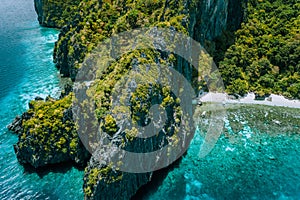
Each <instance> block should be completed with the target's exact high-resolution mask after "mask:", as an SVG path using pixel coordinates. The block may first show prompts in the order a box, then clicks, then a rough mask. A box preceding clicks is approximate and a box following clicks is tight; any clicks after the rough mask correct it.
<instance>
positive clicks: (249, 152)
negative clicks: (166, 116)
mask: <svg viewBox="0 0 300 200" xmlns="http://www.w3.org/2000/svg"><path fill="white" fill-rule="evenodd" d="M299 111H300V110H299V109H298V110H297V109H294V110H292V109H285V108H275V107H274V108H272V107H265V106H252V107H249V106H248V107H247V106H244V107H240V108H238V109H235V110H234V112H232V113H229V112H228V113H227V114H229V115H228V116H230V118H229V119H226V120H225V128H224V130H223V134H222V135H221V137H220V138H219V140H218V142H217V143H216V145H215V147H214V148H213V150H212V151H211V152H210V153H209V154H208V155H207V156H206V157H204V158H200V157H199V156H198V155H199V150H200V146H201V145H202V143H203V138H204V137H203V136H204V135H205V134H206V132H205V126H206V123H207V122H206V119H203V123H199V124H201V125H202V127H203V128H199V129H198V130H197V131H196V134H195V137H194V139H193V141H192V143H191V146H190V148H189V149H188V151H187V154H186V155H185V156H184V157H183V158H182V160H181V162H179V163H178V164H177V165H176V166H175V167H174V168H173V169H171V170H169V172H168V173H165V174H163V176H164V178H163V179H161V180H160V181H155V184H154V186H152V187H149V188H148V189H145V190H143V191H142V192H140V193H142V195H141V196H142V199H145V200H153V199H155V200H177V199H181V200H211V199H229V200H231V199H234V200H235V199H241V200H242V199H243V200H244V199H252V200H254V199H257V200H269V199H276V200H299V199H300V135H299V134H300V112H299ZM251 114H252V116H251ZM262 114H263V115H262ZM268 116H269V117H270V118H268Z"/></svg>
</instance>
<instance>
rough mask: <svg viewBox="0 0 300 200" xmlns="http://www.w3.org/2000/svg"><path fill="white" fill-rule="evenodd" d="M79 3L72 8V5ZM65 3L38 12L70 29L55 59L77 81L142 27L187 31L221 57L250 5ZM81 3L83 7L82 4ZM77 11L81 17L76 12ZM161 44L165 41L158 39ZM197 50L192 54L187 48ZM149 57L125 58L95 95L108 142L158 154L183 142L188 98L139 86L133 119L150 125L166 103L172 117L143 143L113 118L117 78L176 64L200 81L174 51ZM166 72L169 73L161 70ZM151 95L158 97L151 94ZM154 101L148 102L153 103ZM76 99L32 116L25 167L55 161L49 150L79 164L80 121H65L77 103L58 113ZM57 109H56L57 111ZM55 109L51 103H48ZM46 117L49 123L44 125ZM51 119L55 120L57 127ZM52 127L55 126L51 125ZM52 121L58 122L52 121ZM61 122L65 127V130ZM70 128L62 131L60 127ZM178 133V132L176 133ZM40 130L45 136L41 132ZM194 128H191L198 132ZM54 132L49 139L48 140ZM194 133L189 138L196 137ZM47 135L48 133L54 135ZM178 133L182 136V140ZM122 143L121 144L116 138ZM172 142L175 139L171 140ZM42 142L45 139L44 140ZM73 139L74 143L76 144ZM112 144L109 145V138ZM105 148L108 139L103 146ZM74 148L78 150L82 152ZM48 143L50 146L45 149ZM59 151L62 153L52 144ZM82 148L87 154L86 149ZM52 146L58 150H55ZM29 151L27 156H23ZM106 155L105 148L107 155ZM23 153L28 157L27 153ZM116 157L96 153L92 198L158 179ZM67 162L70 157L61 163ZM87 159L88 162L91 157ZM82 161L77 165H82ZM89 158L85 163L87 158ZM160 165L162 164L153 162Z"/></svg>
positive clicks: (24, 138) (123, 194)
mask: <svg viewBox="0 0 300 200" xmlns="http://www.w3.org/2000/svg"><path fill="white" fill-rule="evenodd" d="M70 2H72V3H70ZM70 2H69V3H67V2H66V3H62V2H60V1H56V2H55V3H54V2H52V1H51V2H50V1H46V0H35V7H36V11H37V13H38V19H39V22H40V23H41V24H42V25H44V26H50V27H62V26H63V25H65V24H66V26H64V27H63V28H62V29H61V33H60V35H59V40H58V41H57V43H56V46H55V51H54V61H55V63H56V65H57V67H58V68H59V70H60V73H61V74H63V76H67V77H71V78H72V79H73V80H74V79H75V77H76V74H77V71H78V69H79V68H80V67H82V64H81V63H82V62H83V60H84V58H85V56H86V55H87V53H89V52H91V50H92V49H93V48H95V47H96V45H97V44H98V43H99V42H100V41H102V40H104V39H106V38H109V37H110V36H111V35H112V34H113V33H119V32H122V31H126V30H131V29H134V28H141V27H149V26H150V27H153V26H156V27H168V28H169V29H170V30H176V31H178V32H181V33H187V34H189V35H190V36H192V37H193V38H194V39H196V40H197V41H200V42H201V43H202V45H204V46H205V47H207V48H209V49H210V50H211V52H214V50H215V47H214V45H212V44H213V43H214V40H215V39H216V38H217V37H219V36H221V35H222V34H223V32H225V31H233V30H235V29H236V28H237V27H239V25H240V23H241V20H242V18H243V16H242V2H241V1H238V0H215V1H214V0H211V1H208V0H166V1H134V2H131V1H126V0H119V1H112V2H111V1H99V0H83V1H81V2H80V4H79V5H78V4H77V3H78V1H70ZM77 5H78V6H77ZM74 10H75V11H74ZM158 41H161V42H162V43H163V42H164V41H163V40H160V38H158ZM186 50H187V51H191V49H186ZM146 53H147V56H146V57H145V56H144V55H145V52H143V51H140V50H137V51H134V52H131V53H128V54H126V55H122V56H121V58H119V62H117V63H112V64H111V66H110V67H109V68H108V69H107V70H106V71H104V72H102V74H101V78H99V79H97V80H96V84H95V88H94V89H95V91H96V93H95V95H94V98H95V99H97V100H96V102H95V104H96V111H95V113H96V117H97V120H98V122H99V123H100V124H101V130H102V131H103V135H107V137H106V138H105V139H106V140H105V141H108V142H109V143H111V144H117V145H118V147H123V148H125V149H126V150H130V151H134V152H151V151H153V149H154V148H159V147H161V143H163V142H165V143H172V142H169V141H172V140H168V139H173V141H176V139H178V138H176V127H178V124H180V122H182V120H183V119H184V115H181V114H180V113H181V110H180V109H181V108H180V106H179V102H180V100H177V99H176V97H174V96H173V94H172V93H171V91H169V89H168V88H167V87H166V88H162V89H161V90H160V89H157V88H156V86H155V84H149V85H148V86H147V87H145V86H143V85H138V86H137V89H136V92H135V93H134V92H133V93H134V95H135V97H136V98H132V99H131V100H130V110H131V112H132V113H131V116H132V117H133V118H134V120H135V122H136V123H138V124H147V122H146V119H147V116H148V114H149V108H150V106H151V105H149V104H148V102H151V103H153V104H162V105H163V106H162V107H163V108H164V109H165V110H166V111H167V116H168V118H167V121H166V125H165V127H164V130H163V131H162V133H160V135H159V136H158V137H153V138H152V139H150V140H148V141H146V142H143V141H142V140H138V139H136V138H135V136H136V134H135V131H134V130H133V129H132V130H127V132H126V131H125V132H121V133H120V132H119V131H118V128H119V127H121V126H122V125H123V124H122V122H121V120H118V115H117V114H114V113H118V112H117V110H115V112H111V111H110V110H111V108H112V103H111V99H112V88H114V86H115V85H116V82H117V77H122V76H123V75H125V74H126V73H128V72H130V71H131V70H132V69H133V68H134V67H135V64H134V63H139V64H142V65H143V64H145V63H156V64H157V65H167V66H174V68H175V69H177V70H178V71H179V72H182V74H183V75H184V76H185V77H186V78H187V79H188V80H189V81H192V78H193V77H192V69H191V67H190V66H189V64H188V63H187V61H184V60H183V59H181V58H179V57H178V56H176V55H174V54H172V53H169V54H165V53H162V52H160V51H158V50H153V51H147V52H146ZM159 73H164V71H163V69H160V71H159ZM149 91H155V92H152V93H150V94H149ZM145 97H147V98H145ZM68 98H70V96H66V97H63V98H62V99H61V100H59V101H62V102H58V103H56V104H55V103H54V104H51V105H54V109H53V112H51V113H50V114H49V113H46V112H39V111H40V110H43V106H42V107H39V106H38V107H39V108H37V107H35V108H36V109H33V110H32V116H34V117H33V118H31V119H29V120H28V119H27V120H25V121H24V122H23V126H24V127H25V128H24V130H23V134H20V136H19V142H18V144H17V145H16V147H15V149H16V153H17V156H18V159H19V160H20V161H21V162H25V163H30V164H32V165H33V166H35V167H38V166H42V165H45V164H47V163H52V161H51V160H46V161H45V160H42V161H41V162H39V161H36V159H38V160H39V158H41V157H42V158H44V157H45V156H44V155H43V153H41V152H44V151H40V148H46V149H47V153H48V154H47V156H48V157H50V158H53V155H57V156H58V157H57V158H55V159H52V160H53V161H54V160H56V161H61V160H66V159H75V158H76V156H75V158H74V156H73V157H72V156H71V155H73V154H74V153H75V154H76V155H78V153H79V154H81V153H82V152H81V150H80V148H81V147H82V146H80V145H82V144H81V143H80V142H78V141H76V138H77V139H78V137H75V135H74V131H75V130H74V129H73V128H74V127H73V126H74V124H73V125H72V123H73V122H72V120H67V121H69V125H70V126H69V125H68V126H65V125H63V124H65V122H66V121H64V116H65V114H64V113H65V112H66V110H69V109H70V108H71V107H70V104H67V105H64V107H63V109H57V107H56V106H58V107H60V106H62V105H63V104H64V103H63V102H64V101H68V102H69V99H68ZM51 105H50V107H51ZM46 106H48V105H46ZM44 119H45V120H44ZM52 119H58V122H55V123H56V124H57V127H52V126H51V123H53V122H52V121H51V120H52ZM49 120H50V121H49ZM46 122H47V123H46ZM49 122H50V123H49ZM34 124H39V125H40V126H39V127H40V128H38V129H37V128H35V126H34ZM59 124H60V125H59ZM60 126H62V127H60ZM171 127H172V128H171ZM40 131H42V132H41V133H40ZM193 131H194V127H190V131H189V132H190V133H192V132H193ZM45 132H46V133H48V135H49V137H48V136H47V137H44V136H42V135H43V134H44V133H45ZM190 133H187V134H190ZM46 135H47V134H46ZM173 135H175V137H174V138H172V137H173ZM116 138H118V139H117V140H116ZM164 138H167V139H164ZM34 141H42V142H36V143H34ZM72 141H73V142H72ZM103 141H104V139H103ZM100 142H102V141H100ZM74 143H75V144H76V145H75V146H76V147H78V149H77V150H78V151H77V152H74V151H73V150H74V148H73V149H72V147H74ZM41 144H42V145H41ZM53 144H54V145H56V146H57V147H58V150H57V148H53V147H52V146H53ZM79 147H80V148H79ZM48 148H50V149H49V150H48ZM22 149H23V151H22ZM100 150H101V149H100ZM22 152H23V153H22ZM110 153H112V152H102V153H100V154H97V155H100V158H98V157H96V156H95V155H94V156H93V157H92V158H91V160H90V162H89V163H88V167H87V168H86V171H85V177H84V192H85V195H86V199H129V198H130V197H131V196H132V195H133V194H134V193H135V192H136V191H137V190H138V188H139V187H141V186H142V185H144V184H146V183H147V182H148V181H150V179H151V175H152V174H151V173H128V172H121V171H118V170H117V169H115V168H112V166H110V163H107V162H102V161H105V160H103V159H102V158H101V156H102V157H105V156H109V155H110ZM61 158H63V159H61ZM83 158H85V156H84V157H83ZM75 160H76V159H75ZM79 160H82V159H79ZM153 165H158V163H153Z"/></svg>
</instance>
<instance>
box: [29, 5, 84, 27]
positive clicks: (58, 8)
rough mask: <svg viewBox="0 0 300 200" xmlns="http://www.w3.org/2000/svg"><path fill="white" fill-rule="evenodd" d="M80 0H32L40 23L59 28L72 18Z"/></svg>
mask: <svg viewBox="0 0 300 200" xmlns="http://www.w3.org/2000/svg"><path fill="white" fill-rule="evenodd" d="M79 3H80V0H66V1H62V0H58V1H51V0H34V8H35V11H36V13H37V15H38V21H39V23H40V25H42V26H45V27H53V28H61V27H62V26H64V25H66V23H67V21H69V20H70V19H71V18H72V15H73V12H74V11H75V8H76V6H77V5H78V4H79Z"/></svg>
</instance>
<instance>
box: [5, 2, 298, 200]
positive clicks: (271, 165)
mask: <svg viewBox="0 0 300 200" xmlns="http://www.w3.org/2000/svg"><path fill="white" fill-rule="evenodd" d="M36 18H37V16H36V14H35V11H34V6H33V0H14V1H12V0H2V1H1V4H0V199H1V200H2V199H5V200H6V199H9V200H11V199H51V200H52V199H54V200H56V199H63V200H68V199H72V200H76V199H83V191H82V185H83V180H82V179H83V171H80V170H78V169H76V168H74V167H73V166H71V165H70V166H65V167H63V168H60V167H52V168H47V169H40V170H38V171H34V170H32V169H31V168H26V169H25V168H24V167H23V166H21V165H20V164H19V163H18V162H17V159H16V156H15V154H14V151H13V144H15V143H16V142H17V136H16V135H14V134H13V133H11V132H9V131H8V130H7V128H6V126H7V125H8V124H9V123H10V122H12V120H13V119H14V117H15V116H16V115H20V114H22V112H24V111H25V110H26V109H27V107H28V106H27V105H28V102H29V101H30V100H32V99H34V97H36V96H41V97H46V96H48V95H51V96H54V97H55V96H57V95H59V91H60V88H59V76H58V72H57V70H56V69H55V66H54V64H53V63H52V52H53V46H54V42H55V40H56V39H57V36H58V31H57V30H54V29H48V28H42V27H40V26H39V25H38V22H37V19H36ZM251 109H252V110H251ZM251 109H250V108H248V107H246V108H244V109H241V110H235V111H233V114H232V116H233V117H232V118H229V119H228V120H226V121H225V129H224V133H223V134H222V135H221V137H220V138H219V140H218V142H217V143H216V146H215V148H214V149H213V150H212V152H211V153H210V154H209V155H208V156H206V157H205V158H199V156H198V154H199V147H200V146H201V145H202V143H203V137H204V136H205V134H206V132H205V129H204V128H203V129H202V127H201V126H202V125H203V127H205V123H202V122H201V123H200V122H199V126H200V128H199V129H198V130H197V131H196V134H195V138H194V140H193V141H192V144H191V146H190V148H189V149H188V152H187V154H186V155H185V156H184V157H183V158H182V159H181V161H180V162H178V163H177V164H176V165H175V167H173V168H171V169H169V171H168V173H166V172H165V173H161V174H160V175H159V176H158V177H155V178H156V179H154V181H153V182H152V184H149V185H148V186H147V188H146V189H143V190H141V191H139V193H140V194H138V195H137V197H136V199H147V200H161V199H166V200H199V199H253V200H254V199H276V200H292V199H295V200H296V199H300V131H299V130H300V114H299V113H300V112H299V110H297V111H295V110H292V109H290V110H288V109H281V110H278V109H275V108H274V109H273V108H272V109H270V110H262V109H264V107H263V108H258V106H257V109H256V108H254V110H253V108H251ZM256 112H262V114H259V115H257V116H255V115H253V113H256ZM272 113H273V114H274V113H276V115H279V113H283V114H282V115H281V117H279V119H275V118H274V119H273V118H270V119H269V118H268V115H269V116H271V114H272ZM245 116H246V117H245ZM260 116H264V117H265V118H263V119H262V120H261V119H260V118H259V117H260ZM290 119H293V120H291V121H289V120H290ZM264 120H266V121H264ZM237 124H238V125H237ZM285 126H286V127H285Z"/></svg>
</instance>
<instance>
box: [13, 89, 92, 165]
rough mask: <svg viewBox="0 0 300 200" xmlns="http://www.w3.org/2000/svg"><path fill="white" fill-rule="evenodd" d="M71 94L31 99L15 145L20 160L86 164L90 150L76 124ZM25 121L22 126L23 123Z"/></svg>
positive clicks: (24, 162) (46, 163)
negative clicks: (86, 146)
mask: <svg viewBox="0 0 300 200" xmlns="http://www.w3.org/2000/svg"><path fill="white" fill-rule="evenodd" d="M71 100H72V97H71V95H69V96H66V97H64V98H62V99H60V100H57V101H55V100H53V99H48V101H43V100H38V101H32V102H30V109H29V110H28V111H27V113H26V114H25V116H30V118H28V117H27V118H25V117H23V118H22V121H21V122H20V120H19V127H20V129H19V130H20V131H19V141H18V143H17V144H16V145H14V149H15V153H16V155H17V158H18V160H19V162H20V163H23V164H26V163H27V164H30V165H32V166H33V167H35V168H37V167H41V166H45V165H48V164H56V163H61V162H66V161H74V162H75V163H77V164H81V165H84V164H85V162H86V160H87V159H88V158H89V153H88V152H87V151H86V150H85V148H84V147H83V145H82V143H81V141H80V139H79V137H78V135H77V131H76V129H75V126H74V122H73V119H72V110H71ZM20 124H21V125H20Z"/></svg>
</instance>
